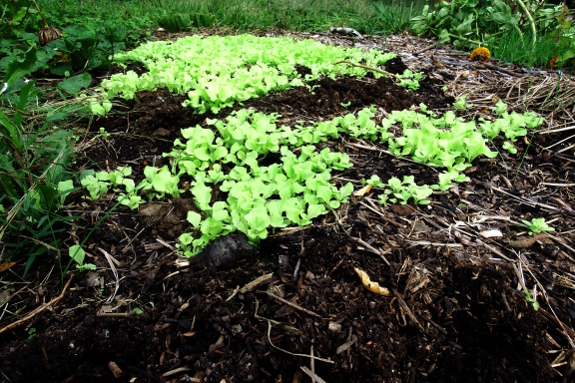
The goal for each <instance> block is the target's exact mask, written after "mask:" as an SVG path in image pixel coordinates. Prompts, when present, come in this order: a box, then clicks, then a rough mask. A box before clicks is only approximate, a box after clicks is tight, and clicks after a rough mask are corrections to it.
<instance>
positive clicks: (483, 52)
mask: <svg viewBox="0 0 575 383" xmlns="http://www.w3.org/2000/svg"><path fill="white" fill-rule="evenodd" d="M489 57H491V53H489V49H487V48H484V47H479V48H476V49H475V50H474V51H473V52H471V55H470V56H469V60H470V61H477V60H480V61H483V62H484V63H486V62H487V61H489Z"/></svg>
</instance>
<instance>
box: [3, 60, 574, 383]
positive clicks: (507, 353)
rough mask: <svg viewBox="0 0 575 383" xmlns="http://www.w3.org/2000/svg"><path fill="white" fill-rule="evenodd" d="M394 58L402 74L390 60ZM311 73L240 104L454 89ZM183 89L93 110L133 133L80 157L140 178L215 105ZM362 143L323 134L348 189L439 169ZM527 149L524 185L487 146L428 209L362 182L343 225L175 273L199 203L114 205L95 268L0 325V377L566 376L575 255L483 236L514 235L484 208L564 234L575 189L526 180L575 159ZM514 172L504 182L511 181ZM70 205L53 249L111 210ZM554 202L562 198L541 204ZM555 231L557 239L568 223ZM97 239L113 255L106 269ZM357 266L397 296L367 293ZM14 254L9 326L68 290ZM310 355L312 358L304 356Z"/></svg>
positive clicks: (216, 255) (336, 111)
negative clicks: (343, 165)
mask: <svg viewBox="0 0 575 383" xmlns="http://www.w3.org/2000/svg"><path fill="white" fill-rule="evenodd" d="M394 65H395V66H397V68H398V71H399V70H400V69H401V63H395V64H394ZM388 70H391V69H390V68H388ZM314 85H319V87H318V88H316V89H315V90H314V91H313V92H311V93H310V92H309V91H308V90H307V88H298V89H294V90H291V91H287V92H283V93H279V94H272V95H270V96H268V97H263V98H260V99H256V100H250V101H249V102H245V103H244V105H243V107H253V108H255V109H257V110H260V111H264V112H267V113H270V112H277V113H279V114H281V115H282V118H281V123H284V124H293V123H295V122H297V121H301V120H309V121H317V120H318V119H328V118H333V117H334V116H337V115H342V114H345V113H349V112H350V111H352V112H353V111H355V110H359V109H361V108H363V107H367V106H370V105H372V104H373V105H376V106H377V107H378V108H380V109H383V110H385V111H387V112H391V111H392V110H401V109H408V108H410V107H412V106H413V105H416V106H417V105H419V103H421V102H424V103H426V104H427V105H428V106H429V107H430V109H440V108H444V107H447V106H448V105H449V104H451V103H452V102H453V100H450V99H447V98H445V97H444V96H443V95H442V92H441V91H440V88H441V84H433V83H431V82H429V81H423V82H422V85H421V89H420V90H419V91H418V92H415V93H411V92H407V91H405V90H404V89H401V88H398V87H397V86H395V85H394V84H393V83H392V82H391V81H389V80H385V79H380V80H377V81H376V80H373V79H363V80H358V79H351V78H344V79H340V80H337V81H334V80H329V79H323V80H320V81H318V82H317V83H316V84H314ZM183 100H184V98H183V97H182V96H175V95H170V94H169V93H168V92H166V91H159V92H156V93H153V94H152V93H141V94H138V97H137V100H135V101H131V102H127V103H126V107H127V109H126V110H127V112H125V113H124V114H121V115H114V116H110V117H109V118H107V119H100V120H98V121H94V122H92V124H91V126H90V129H91V131H93V132H98V130H99V128H100V127H104V128H105V129H106V130H107V132H108V133H116V132H121V133H124V134H122V135H117V136H115V135H113V134H111V135H110V138H109V140H108V141H107V142H99V143H97V144H95V145H92V146H91V147H89V148H88V149H86V151H85V156H86V158H89V159H90V160H89V161H88V160H87V159H84V158H83V157H80V158H78V162H77V163H78V166H79V167H80V166H83V165H84V164H90V165H87V166H89V167H93V164H94V163H96V164H98V165H99V166H100V167H102V168H104V169H106V168H110V169H114V168H115V167H116V166H118V165H129V166H132V168H133V169H134V170H135V175H136V178H139V179H141V178H142V177H143V173H142V172H143V168H144V167H145V165H146V164H156V165H157V164H159V163H161V162H162V161H164V160H163V158H162V157H161V154H162V153H163V152H167V151H169V150H170V149H171V147H172V143H173V140H174V139H175V138H178V137H179V134H180V133H179V132H180V129H181V128H186V127H190V126H194V125H196V124H200V125H202V124H204V123H205V119H206V118H214V117H215V116H213V115H196V114H193V111H192V110H191V109H188V108H183V107H182V106H181V103H182V102H183ZM347 102H350V103H351V104H350V105H349V106H348V107H347V108H344V107H343V106H342V105H341V104H342V103H347ZM237 108H239V106H238V107H237ZM237 108H236V109H237ZM231 111H232V109H227V110H223V111H222V112H221V113H219V114H218V115H217V117H218V118H223V117H225V116H227V115H229V113H230V112H231ZM558 137H559V136H553V137H550V136H546V137H545V140H546V141H547V142H553V140H556V139H557V138H558ZM540 139H541V137H539V136H537V137H536V140H540ZM354 143H355V141H353V140H348V139H345V140H342V141H341V142H332V143H330V145H332V146H333V147H335V148H338V149H340V150H345V151H346V152H347V153H348V154H349V155H350V157H351V158H352V160H353V161H354V163H355V166H354V167H353V168H351V169H348V170H347V171H345V172H342V173H340V174H338V175H337V176H336V178H335V182H344V181H342V179H344V180H348V179H351V180H356V181H357V182H358V184H359V183H360V181H361V179H362V178H369V177H371V175H373V174H378V175H379V176H380V178H382V180H384V181H386V180H387V179H388V178H390V177H391V176H397V177H400V178H401V177H402V176H403V175H416V179H417V181H418V182H419V181H421V182H422V183H435V182H436V175H435V174H436V173H435V171H434V170H433V169H430V168H427V167H425V166H421V165H418V164H414V163H412V162H407V161H405V160H403V159H397V158H394V157H391V156H388V155H386V154H385V153H383V152H380V151H370V150H365V149H361V148H359V147H358V146H357V145H356V146H353V144H354ZM538 145H541V146H545V142H544V141H535V142H533V143H532V145H531V146H530V149H529V151H528V152H527V157H526V164H525V165H524V167H523V168H522V169H523V170H521V171H520V172H519V174H518V178H517V179H515V180H514V179H513V174H509V176H506V172H505V167H504V166H508V167H509V168H510V169H514V170H515V169H517V168H518V163H519V161H520V160H521V158H520V157H518V156H513V157H512V156H509V155H505V154H503V158H504V159H505V164H504V163H503V162H502V160H501V158H499V159H494V160H487V161H486V160H479V161H477V164H476V166H475V167H474V168H472V169H471V170H470V171H469V172H468V175H469V176H470V177H471V178H472V181H471V182H470V183H468V184H462V185H459V189H458V190H456V191H455V192H453V191H452V192H450V193H443V194H440V195H438V196H436V197H434V200H433V203H432V204H431V205H430V206H429V207H410V206H388V207H387V208H385V209H383V208H379V206H378V205H376V204H374V205H371V202H370V201H371V200H372V199H373V200H376V199H377V195H375V194H374V193H372V194H370V195H367V196H365V197H364V198H355V197H354V198H353V199H352V201H351V203H350V204H348V205H346V206H344V207H343V208H342V209H340V210H339V211H338V212H336V215H337V217H338V219H337V220H336V219H335V216H334V214H331V215H327V216H324V217H320V219H318V220H316V221H315V222H314V225H312V226H309V227H306V228H302V229H295V230H294V229H292V230H286V231H281V232H277V233H276V234H275V235H271V236H270V237H269V238H268V239H266V240H264V241H262V243H261V244H260V245H259V247H252V246H250V245H248V244H247V243H246V241H245V239H244V238H243V237H242V236H241V235H232V236H230V237H229V238H224V239H221V240H219V241H217V242H216V243H214V244H213V245H211V247H209V248H208V249H206V251H205V252H204V253H203V254H202V255H201V256H198V257H196V258H192V259H191V261H190V265H189V266H184V267H181V268H178V267H177V265H176V262H175V261H176V259H177V256H176V254H175V252H174V250H175V249H174V248H173V247H172V246H174V245H175V242H174V240H175V238H177V236H178V235H179V234H181V233H182V232H184V231H186V230H187V228H188V224H187V223H186V222H185V217H186V213H187V211H188V210H191V209H193V208H194V207H193V202H192V201H191V200H189V199H186V198H185V197H183V198H181V199H174V200H165V201H159V202H154V203H151V204H148V205H147V206H144V207H142V208H141V209H140V211H138V212H131V211H130V210H128V209H126V208H123V207H121V208H118V209H116V210H115V211H114V212H112V213H111V214H110V215H109V216H108V217H107V218H106V219H105V220H104V222H103V223H102V225H100V226H99V227H98V228H97V229H96V231H95V232H94V234H93V235H92V236H91V237H90V238H89V240H88V242H87V244H86V248H87V249H88V250H87V252H88V255H87V261H89V262H92V263H94V264H96V265H97V266H98V270H97V271H96V272H94V273H79V272H75V273H74V277H73V278H74V279H73V282H72V285H71V288H70V289H69V290H68V291H66V294H65V295H64V297H63V299H62V300H60V301H59V302H58V303H56V304H55V305H53V306H51V307H50V308H49V309H48V310H45V311H43V312H42V313H40V314H37V315H35V316H34V317H33V318H31V319H28V320H25V321H24V323H23V324H22V325H21V326H19V327H17V328H15V329H13V330H10V331H6V332H4V333H2V334H1V335H0V372H1V373H2V374H1V377H0V380H2V381H6V382H44V383H49V382H108V381H110V382H112V381H113V382H167V381H170V382H176V381H178V382H179V381H186V382H190V381H191V382H216V383H220V382H249V381H253V382H299V381H309V378H308V377H307V376H305V374H303V372H302V369H301V368H300V367H307V368H310V369H311V370H312V371H314V372H315V374H317V376H319V377H321V378H322V379H324V380H325V381H327V382H330V383H337V382H409V383H411V382H555V381H558V380H559V379H561V377H560V376H559V375H558V374H557V371H558V370H555V369H553V368H552V367H551V364H552V362H553V360H554V359H555V357H557V356H559V355H560V352H561V350H567V349H569V342H568V339H567V337H566V335H565V331H567V334H569V333H568V330H562V328H561V326H560V324H559V321H560V322H561V323H562V324H563V325H564V326H565V328H567V329H572V328H573V325H574V323H575V301H574V300H573V299H572V298H571V297H572V289H573V283H572V282H571V281H569V275H571V276H572V274H569V273H573V272H574V269H575V265H574V264H573V263H572V262H571V261H570V258H569V257H570V255H569V250H568V248H566V247H565V246H562V245H561V244H559V243H557V242H555V241H551V240H546V239H543V240H540V241H539V242H535V241H532V243H530V244H528V246H526V247H524V248H521V247H520V246H519V245H517V244H516V243H515V242H509V241H506V240H504V239H502V238H494V239H486V238H482V237H479V236H477V235H475V234H474V233H477V232H479V231H483V230H486V229H499V230H501V231H502V232H503V233H504V234H505V236H506V238H508V239H511V240H515V239H516V234H517V233H518V232H520V231H521V229H520V228H517V227H514V226H512V225H511V224H510V223H509V222H506V221H504V220H499V221H498V220H492V221H489V223H483V222H482V221H479V220H478V218H481V217H486V216H498V215H501V216H509V217H512V219H513V220H514V221H519V220H520V219H531V218H534V217H545V218H546V219H547V221H548V222H549V221H552V220H553V219H556V220H555V221H553V223H552V225H553V226H554V227H555V229H556V230H557V231H558V232H561V231H567V230H570V229H571V226H572V225H571V222H572V219H573V214H572V213H571V211H570V210H569V206H570V204H572V203H573V200H572V199H573V196H572V195H571V194H569V193H567V192H565V193H563V192H562V191H561V190H559V192H556V193H551V194H549V193H548V194H543V193H541V194H537V193H535V191H534V189H535V188H537V187H538V185H539V183H540V182H542V181H544V180H549V179H552V180H554V181H553V182H569V179H570V177H572V174H573V164H572V163H570V162H566V161H564V160H562V159H561V158H559V157H552V158H549V156H547V158H546V157H545V155H546V152H545V151H543V150H541V149H540V148H539V146H538ZM517 146H518V149H519V150H520V151H521V150H525V149H526V148H527V145H526V144H525V145H524V144H522V143H519V144H518V145H517ZM506 179H510V180H511V181H509V182H513V186H512V189H509V188H508V186H509V185H507V184H506V182H504V181H505V180H506ZM494 188H497V189H499V190H503V189H504V190H506V191H507V192H508V193H509V194H510V195H511V196H512V197H515V198H512V197H510V196H509V195H507V194H502V193H498V192H497V191H496V190H495V189H494ZM555 199H560V200H561V201H563V202H564V204H566V206H567V207H566V206H563V205H558V203H557V202H556V201H555ZM69 202H70V203H72V204H74V206H73V207H72V208H71V210H70V213H71V214H72V213H73V214H75V215H80V214H83V215H85V218H84V219H82V220H78V221H77V222H76V224H77V228H75V230H74V231H73V232H71V233H70V237H69V238H62V242H61V244H60V248H61V250H62V252H64V253H67V250H66V249H67V248H68V247H69V246H71V245H73V244H74V243H75V241H77V240H78V238H80V239H82V238H84V237H85V236H86V235H87V234H88V232H89V230H90V229H91V228H92V227H93V226H94V224H95V223H96V222H97V221H98V219H100V218H101V217H102V214H103V212H106V211H108V210H109V209H110V208H111V206H112V205H113V202H110V201H98V202H96V203H91V202H88V201H86V200H83V199H82V198H81V195H78V194H76V195H75V196H73V197H72V198H71V199H70V201H69ZM541 204H545V205H541ZM549 205H553V206H559V208H558V209H557V210H550V209H549V208H548V206H549ZM545 206H547V207H545ZM465 223H468V224H469V226H465ZM474 230H477V231H474ZM518 238H524V237H518ZM562 238H564V240H565V241H566V242H565V243H566V244H567V242H568V241H569V238H568V237H562ZM484 243H486V244H487V246H490V247H491V248H492V249H496V251H499V252H500V253H499V254H497V253H493V252H492V251H490V250H489V248H488V247H486V246H484ZM101 249H103V250H105V251H106V252H108V253H109V254H110V255H111V256H112V257H114V258H115V259H116V260H117V261H118V263H117V264H116V265H115V269H116V270H117V277H115V275H114V272H113V271H112V269H111V267H110V262H111V261H109V260H107V258H106V257H105V256H104V253H103V252H102V251H101ZM500 254H503V256H504V257H507V258H509V259H513V260H516V259H517V257H518V256H520V257H521V259H522V261H523V263H522V265H523V266H522V270H523V275H524V279H525V283H526V285H527V286H528V287H529V288H532V287H533V286H534V285H535V283H536V281H535V278H537V280H538V281H539V282H540V283H541V285H542V286H543V287H544V289H545V291H546V293H547V297H548V299H545V298H543V297H542V296H541V295H539V296H538V299H537V300H538V301H539V302H540V303H541V308H540V309H539V310H538V311H535V310H534V309H533V307H532V305H531V304H530V303H529V302H528V301H526V299H525V296H524V295H523V293H522V292H521V291H520V290H518V288H517V287H518V283H519V282H520V279H519V277H518V274H517V272H516V270H515V269H514V267H513V264H512V263H511V262H509V261H507V260H506V259H504V258H502V257H501V256H500ZM572 255H573V254H572V253H571V256H572ZM214 260H217V262H216V261H214ZM571 260H572V258H571ZM218 264H219V265H218ZM356 267H357V268H359V269H362V270H364V271H366V272H367V273H368V274H369V276H370V277H371V279H372V280H373V281H377V282H378V283H379V284H380V285H381V286H384V287H387V288H388V289H390V290H392V291H394V292H395V293H394V296H381V295H376V294H374V293H372V292H370V291H368V290H367V289H366V288H365V287H364V286H362V284H361V282H360V280H359V278H358V276H357V274H356V272H355V271H354V268H356ZM516 267H517V266H516ZM23 268H24V264H17V265H16V266H14V267H13V268H12V269H11V270H12V271H14V274H13V275H10V274H7V273H6V272H5V273H4V274H3V275H4V279H3V282H4V280H6V282H4V283H5V285H6V286H8V287H9V289H10V291H11V293H12V294H13V297H12V299H11V301H10V302H9V306H8V307H7V308H6V310H7V311H6V312H5V313H4V317H3V319H2V322H0V330H1V329H2V328H3V327H4V326H6V325H8V324H9V323H11V322H14V321H15V320H17V319H21V317H22V316H23V315H26V313H28V312H30V311H32V310H34V309H35V308H36V307H39V306H40V305H42V303H44V302H49V301H50V300H51V299H52V298H54V297H56V296H58V294H59V293H60V290H61V287H62V281H61V279H60V275H59V273H58V270H59V268H58V265H57V264H55V262H54V260H53V259H52V258H50V257H45V258H41V259H37V260H36V262H35V263H34V264H33V267H32V270H31V272H30V273H29V275H28V276H27V277H26V278H25V280H26V281H28V282H30V284H29V285H28V288H26V289H23V290H21V291H19V290H20V289H21V287H22V286H23V285H22V284H21V282H22V281H21V280H20V279H18V278H17V275H22V272H23ZM52 269H53V270H52ZM565 272H567V274H565ZM266 274H271V276H270V277H269V278H268V279H266V280H265V281H263V282H262V283H260V284H259V285H257V286H255V287H254V288H253V289H251V290H246V291H241V290H240V291H238V288H242V287H244V286H245V285H246V284H248V283H249V282H251V281H253V280H254V279H256V278H257V277H260V276H263V275H266ZM67 279H68V276H64V280H67ZM41 281H44V282H43V283H40V282H41ZM116 281H119V282H116ZM102 284H103V287H102ZM116 287H117V291H116V292H115V293H114V291H115V289H116ZM17 291H19V292H18V293H16V292H17ZM276 297H283V299H285V300H287V301H289V302H291V303H292V306H290V305H287V304H286V303H285V301H280V300H278V299H277V298H276ZM300 308H302V309H305V310H306V311H304V310H301V309H300ZM134 309H138V310H140V311H141V313H140V314H134V311H133V310H134ZM16 312H18V313H19V315H17V316H16V315H14V313H16ZM551 312H554V313H555V315H556V317H555V316H554V315H553V314H551ZM0 315H2V314H0ZM32 328H34V329H35V336H31V332H30V331H31V329H32ZM29 338H31V339H29ZM557 350H559V351H558V352H557ZM296 354H297V355H296ZM311 355H313V356H315V357H317V358H322V359H316V360H314V361H312V360H311V359H310V356H311ZM325 359H329V361H325ZM563 368H564V367H560V368H559V370H560V371H561V372H563ZM114 373H115V374H116V376H114Z"/></svg>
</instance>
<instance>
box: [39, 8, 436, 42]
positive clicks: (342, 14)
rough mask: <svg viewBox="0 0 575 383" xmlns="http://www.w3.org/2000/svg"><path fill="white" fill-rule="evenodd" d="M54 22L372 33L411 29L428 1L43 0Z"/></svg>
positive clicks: (177, 28) (176, 28)
mask: <svg viewBox="0 0 575 383" xmlns="http://www.w3.org/2000/svg"><path fill="white" fill-rule="evenodd" d="M38 3H39V5H40V6H41V7H42V8H43V9H44V10H45V13H46V16H47V19H48V22H49V23H50V24H51V25H52V24H54V25H56V26H63V25H69V24H74V23H82V24H84V23H86V22H88V23H94V24H97V23H98V21H99V20H110V19H116V20H118V22H119V23H120V22H121V23H124V24H127V26H128V27H131V28H130V29H134V30H135V29H141V28H143V27H144V28H145V27H154V28H156V27H162V28H164V29H166V30H167V31H169V32H178V31H187V30H190V29H194V28H200V27H208V28H209V27H214V26H218V27H224V26H226V27H232V28H234V29H237V30H240V31H247V30H263V29H268V28H282V29H289V30H296V31H311V30H314V31H325V30H327V29H328V28H329V27H332V26H347V27H352V28H355V29H357V30H358V31H360V32H362V33H368V34H389V33H396V32H401V31H403V30H405V29H406V28H407V26H408V24H409V19H410V18H411V17H412V16H415V15H416V14H418V13H419V12H420V11H421V9H422V8H423V6H424V5H425V4H426V3H427V0H413V1H402V0H203V1H189V0H188V1H187V0H125V1H122V2H119V1H117V0H84V1H75V0H40V1H38Z"/></svg>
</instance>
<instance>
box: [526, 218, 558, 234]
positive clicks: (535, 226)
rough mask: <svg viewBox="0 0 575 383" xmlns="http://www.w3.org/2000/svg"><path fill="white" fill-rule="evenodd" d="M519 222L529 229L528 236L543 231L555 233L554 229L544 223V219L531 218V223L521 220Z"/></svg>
mask: <svg viewBox="0 0 575 383" xmlns="http://www.w3.org/2000/svg"><path fill="white" fill-rule="evenodd" d="M521 222H523V224H524V225H526V226H527V227H528V228H529V235H533V234H539V233H541V232H543V231H545V232H550V231H555V229H554V228H552V227H551V226H549V225H548V224H547V222H545V218H533V219H532V220H531V222H529V221H526V220H522V221H521Z"/></svg>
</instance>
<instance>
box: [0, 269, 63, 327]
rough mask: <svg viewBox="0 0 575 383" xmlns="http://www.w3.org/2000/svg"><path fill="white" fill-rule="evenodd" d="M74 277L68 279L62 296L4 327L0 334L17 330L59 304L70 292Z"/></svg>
mask: <svg viewBox="0 0 575 383" xmlns="http://www.w3.org/2000/svg"><path fill="white" fill-rule="evenodd" d="M73 277H74V276H73V275H71V276H70V279H68V282H67V283H66V286H64V290H62V292H61V293H60V295H58V296H57V297H56V298H54V299H52V300H51V301H50V302H48V303H47V304H45V305H43V306H40V307H38V308H37V309H35V310H34V311H32V312H31V313H30V314H28V315H26V316H25V317H24V318H22V319H20V320H17V321H16V322H14V323H11V324H9V325H8V326H6V327H4V328H3V329H1V330H0V334H2V333H3V332H5V331H8V330H12V329H13V328H16V327H18V326H20V325H21V324H23V323H24V322H26V321H28V320H30V319H32V318H34V317H35V316H36V315H38V314H40V313H41V312H42V311H44V310H46V309H47V308H48V307H50V306H52V305H54V304H56V303H58V302H59V301H60V300H61V299H62V298H64V294H66V290H68V287H69V286H70V283H71V282H72V278H73Z"/></svg>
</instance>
